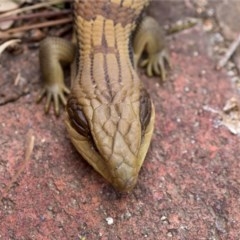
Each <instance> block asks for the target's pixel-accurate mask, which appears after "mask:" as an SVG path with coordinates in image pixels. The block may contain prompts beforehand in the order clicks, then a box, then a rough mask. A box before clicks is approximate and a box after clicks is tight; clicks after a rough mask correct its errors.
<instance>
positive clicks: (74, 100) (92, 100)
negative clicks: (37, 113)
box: [39, 0, 168, 192]
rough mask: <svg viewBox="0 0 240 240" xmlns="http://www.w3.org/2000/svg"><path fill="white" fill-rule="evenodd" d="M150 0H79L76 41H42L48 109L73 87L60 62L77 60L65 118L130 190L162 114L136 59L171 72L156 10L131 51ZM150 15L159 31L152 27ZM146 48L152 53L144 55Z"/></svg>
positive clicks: (75, 139)
mask: <svg viewBox="0 0 240 240" xmlns="http://www.w3.org/2000/svg"><path fill="white" fill-rule="evenodd" d="M148 3H149V1H147V0H99V1H98V0H85V1H84V0H82V1H80V0H76V1H74V15H75V20H74V22H75V35H76V40H75V41H76V44H68V43H67V42H66V41H64V40H60V39H57V38H50V39H46V40H45V41H44V42H43V43H42V45H41V47H40V63H41V69H42V72H43V77H44V79H45V89H44V90H43V92H42V94H41V95H40V98H39V99H41V98H42V97H43V95H44V94H45V92H47V94H48V97H47V104H46V111H48V109H49V106H50V102H51V98H53V100H54V103H55V111H56V113H58V112H59V103H58V101H59V100H58V99H60V100H61V101H62V103H63V104H65V97H64V95H63V93H64V92H68V89H67V88H66V86H65V85H64V82H63V73H62V70H61V69H60V62H63V60H65V61H66V62H72V61H73V64H72V73H71V79H72V80H71V93H70V96H69V98H68V102H67V107H66V110H67V116H66V121H65V123H66V127H67V130H68V133H69V136H70V138H71V141H72V143H73V144H74V146H75V147H76V149H77V150H78V151H79V153H80V154H81V155H82V156H83V157H84V158H85V159H86V160H87V161H88V162H89V164H91V165H92V166H93V168H94V169H95V170H96V171H98V172H99V173H100V174H101V175H102V176H103V177H104V178H105V179H106V180H108V181H109V182H110V183H111V184H112V185H113V186H114V187H115V188H116V189H118V190H119V191H124V192H128V191H130V190H132V189H133V187H134V186H135V184H136V182H137V178H138V174H139V170H140V168H141V166H142V163H143V161H144V158H145V156H146V153H147V151H148V148H149V145H150V141H151V136H152V133H153V128H154V117H155V112H154V106H153V104H152V101H151V99H150V97H149V95H148V93H147V91H146V90H145V89H144V87H143V84H142V82H141V81H140V79H139V77H138V75H137V73H136V71H135V67H134V66H135V65H137V62H140V64H142V65H144V66H146V67H147V73H148V74H149V75H151V74H152V73H155V74H159V75H161V76H162V77H165V74H164V75H163V72H164V59H165V60H166V61H167V62H168V56H167V54H165V53H166V52H165V51H164V49H163V47H164V45H162V44H160V41H159V40H160V39H159V38H160V36H159V34H158V35H157V36H156V32H158V31H156V30H158V24H157V23H156V22H155V20H153V19H152V20H151V18H147V20H143V21H142V24H141V25H140V26H139V28H138V30H137V32H136V34H135V35H136V36H137V38H135V39H133V42H134V53H133V52H132V48H131V44H132V41H131V40H132V33H133V31H134V30H135V28H136V25H137V22H138V20H139V17H140V15H141V13H142V11H143V10H144V8H145V7H146V6H147V5H148ZM149 22H150V24H151V26H150V27H151V29H152V31H151V30H150V31H149V30H148V29H149ZM146 30H148V34H147V35H146V36H145V35H144V34H145V32H146ZM138 39H139V40H138ZM52 43H54V45H55V47H52V46H53V44H52ZM56 43H58V44H57V45H56ZM148 45H149V46H150V47H149V46H148ZM147 46H148V47H147ZM144 50H146V52H147V53H148V54H149V56H148V58H147V59H145V60H143V61H142V62H141V61H140V57H141V55H142V53H143V51H144ZM133 54H134V55H133ZM53 56H54V57H53ZM54 58H57V59H58V61H56V60H55V61H54V60H52V59H54ZM49 66H50V67H49ZM53 68H54V69H55V70H54V71H52V70H51V69H53ZM56 79H58V80H56ZM56 89H57V90H56Z"/></svg>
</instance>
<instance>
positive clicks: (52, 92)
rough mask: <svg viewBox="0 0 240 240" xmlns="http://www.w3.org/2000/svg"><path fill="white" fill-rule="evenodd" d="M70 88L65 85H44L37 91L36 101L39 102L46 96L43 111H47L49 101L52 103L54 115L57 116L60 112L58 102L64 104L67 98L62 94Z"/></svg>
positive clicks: (68, 91)
mask: <svg viewBox="0 0 240 240" xmlns="http://www.w3.org/2000/svg"><path fill="white" fill-rule="evenodd" d="M69 93H70V90H69V88H67V87H66V86H65V85H59V84H54V85H52V86H44V88H43V89H42V91H41V92H40V93H39V95H38V97H37V100H36V102H37V103H39V102H41V100H42V99H43V98H44V96H45V95H46V96H47V100H46V104H45V108H44V110H45V113H48V112H49V109H50V105H51V102H52V101H53V104H54V111H55V114H56V116H59V113H60V103H61V104H62V105H64V106H65V105H66V103H67V99H66V96H65V95H64V94H69Z"/></svg>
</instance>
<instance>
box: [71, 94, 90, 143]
mask: <svg viewBox="0 0 240 240" xmlns="http://www.w3.org/2000/svg"><path fill="white" fill-rule="evenodd" d="M67 112H68V115H69V120H70V123H71V125H72V127H73V128H74V129H75V130H76V131H77V132H78V133H79V134H81V135H83V136H84V137H88V138H89V137H90V136H91V132H90V129H89V125H88V122H87V119H86V117H85V116H84V113H83V110H82V107H81V106H80V105H79V104H78V102H77V99H76V98H74V97H70V98H69V99H68V102H67Z"/></svg>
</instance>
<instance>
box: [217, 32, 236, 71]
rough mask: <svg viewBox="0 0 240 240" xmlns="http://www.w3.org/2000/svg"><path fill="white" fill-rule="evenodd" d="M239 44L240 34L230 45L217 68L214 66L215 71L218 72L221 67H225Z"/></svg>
mask: <svg viewBox="0 0 240 240" xmlns="http://www.w3.org/2000/svg"><path fill="white" fill-rule="evenodd" d="M239 44H240V34H239V35H238V37H237V39H236V40H235V41H234V42H233V43H232V44H231V45H230V47H229V48H228V50H227V51H226V53H225V55H224V56H223V57H222V58H221V59H220V61H219V62H218V64H217V66H216V69H217V70H220V69H221V68H222V67H224V66H225V65H226V63H227V62H228V60H229V59H230V58H231V56H232V55H233V53H234V52H235V51H236V49H237V48H238V46H239Z"/></svg>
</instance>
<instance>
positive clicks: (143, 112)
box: [140, 88, 152, 136]
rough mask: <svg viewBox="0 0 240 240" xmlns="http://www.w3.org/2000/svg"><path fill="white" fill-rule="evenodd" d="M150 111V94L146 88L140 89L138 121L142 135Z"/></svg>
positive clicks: (148, 119) (147, 122)
mask: <svg viewBox="0 0 240 240" xmlns="http://www.w3.org/2000/svg"><path fill="white" fill-rule="evenodd" d="M151 112H152V103H151V99H150V96H149V94H148V92H147V91H146V89H144V88H143V89H141V93H140V122H141V129H142V136H143V135H144V133H145V130H146V128H147V126H148V124H149V121H150V118H151Z"/></svg>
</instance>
